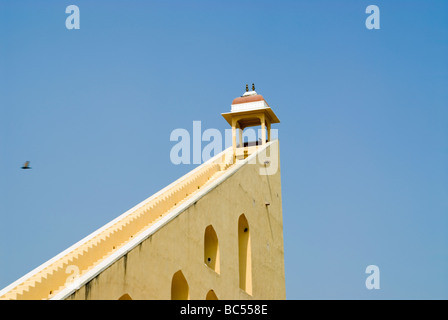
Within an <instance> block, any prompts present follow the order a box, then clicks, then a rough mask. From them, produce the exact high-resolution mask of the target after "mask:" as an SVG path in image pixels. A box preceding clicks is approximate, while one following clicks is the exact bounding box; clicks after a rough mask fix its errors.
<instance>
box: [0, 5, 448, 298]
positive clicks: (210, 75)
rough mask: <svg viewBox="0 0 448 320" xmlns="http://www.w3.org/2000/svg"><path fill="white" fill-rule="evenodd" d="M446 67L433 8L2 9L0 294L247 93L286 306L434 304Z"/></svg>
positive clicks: (446, 146) (446, 197)
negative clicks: (271, 179)
mask: <svg viewBox="0 0 448 320" xmlns="http://www.w3.org/2000/svg"><path fill="white" fill-rule="evenodd" d="M71 4H76V5H77V6H78V7H79V9H80V18H81V19H80V26H81V27H80V29H79V30H67V29H66V27H65V19H66V17H67V16H68V14H66V13H65V8H66V7H67V6H68V5H71ZM371 4H375V5H377V6H378V7H379V9H380V29H379V30H368V29H367V28H366V27H365V20H366V18H367V17H368V14H366V13H365V9H366V7H367V6H368V5H371ZM447 57H448V2H447V1H442V0H439V1H438V0H433V1H423V0H422V1H400V0H396V1H384V0H374V1H362V0H356V1H355V0H351V1H349V0H346V1H342V0H341V1H334V0H332V1H298V0H295V1H225V2H224V1H190V0H188V1H72V2H70V1H55V0H54V1H5V0H0V75H1V77H0V287H1V288H3V287H5V286H6V285H8V284H9V283H11V282H13V281H14V280H16V279H17V278H19V277H21V276H22V275H24V274H25V273H27V272H28V271H30V270H32V269H34V268H35V267H37V266H38V265H40V264H41V263H43V262H45V261H46V260H48V259H50V258H52V257H53V256H55V255H56V254H58V253H59V252H61V251H62V250H64V249H66V248H67V247H69V246H70V245H72V244H74V243H75V242H77V241H78V240H80V239H81V238H83V237H84V236H86V235H88V234H89V233H91V232H93V231H94V230H96V229H97V228H99V227H101V226H102V225H104V224H105V223H107V222H109V221H110V220H112V219H113V218H115V217H116V216H118V215H120V214H121V213H123V212H124V211H126V210H127V209H129V208H131V207H132V206H134V205H135V204H137V203H139V202H140V201H142V200H144V199H145V198H147V197H148V196H150V195H151V194H153V193H155V192H157V191H158V190H160V189H161V188H163V187H164V186H166V185H167V184H169V183H170V182H172V181H174V180H175V179H177V178H178V177H180V176H182V175H183V174H185V173H186V172H188V171H190V170H191V169H192V168H194V167H195V165H178V166H176V165H173V164H172V163H171V161H170V157H169V156H170V150H171V148H172V147H173V145H174V144H175V143H174V142H171V141H170V133H171V132H172V131H173V130H174V129H176V128H185V129H187V130H189V131H190V132H191V131H192V125H193V121H195V120H198V121H201V122H202V128H203V130H205V129H207V128H216V129H219V130H221V131H222V132H224V130H225V129H226V128H227V127H228V125H227V123H226V121H225V120H224V119H223V118H222V117H221V115H220V113H222V112H228V111H229V110H230V104H231V101H232V99H234V98H235V97H237V96H239V95H241V94H242V93H243V91H244V87H245V84H246V83H249V84H251V83H255V85H256V90H257V92H258V93H260V94H262V95H263V96H264V97H265V98H266V99H267V101H268V102H269V104H270V105H271V107H272V108H273V109H274V110H275V112H276V114H277V115H278V117H279V118H280V120H281V123H280V124H279V125H276V126H275V128H276V129H278V136H279V139H280V145H281V148H280V151H281V172H282V196H283V219H284V243H285V269H286V290H287V298H288V299H447V298H448V271H447V270H448V232H447V230H448V90H447V88H448V59H447ZM154 119H160V120H157V121H154ZM26 160H29V161H31V166H32V167H33V169H32V170H28V171H26V170H21V169H20V166H21V165H22V164H23V163H24V162H25V161H26ZM371 264H373V265H377V266H378V267H379V269H380V272H381V273H380V279H381V288H380V289H379V290H367V289H366V287H365V279H366V277H367V274H365V269H366V267H367V266H368V265H371Z"/></svg>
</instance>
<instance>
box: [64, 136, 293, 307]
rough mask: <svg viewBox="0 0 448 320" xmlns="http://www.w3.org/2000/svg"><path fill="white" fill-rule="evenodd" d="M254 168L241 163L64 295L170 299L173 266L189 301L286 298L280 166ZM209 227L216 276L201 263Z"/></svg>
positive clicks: (258, 164)
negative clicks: (242, 252) (242, 230)
mask: <svg viewBox="0 0 448 320" xmlns="http://www.w3.org/2000/svg"><path fill="white" fill-rule="evenodd" d="M272 145H275V146H278V141H274V142H273V144H272ZM268 148H269V147H268ZM272 150H275V151H276V152H277V151H278V150H279V148H272ZM271 156H272V155H271ZM277 157H279V154H278V153H277ZM278 163H280V162H279V158H278ZM260 170H263V164H260V163H256V164H250V163H247V164H245V165H243V166H242V167H241V168H240V169H239V170H237V171H236V172H235V173H234V174H233V175H231V176H230V177H228V178H227V179H226V180H225V181H223V182H222V183H220V184H218V185H217V186H216V187H215V188H214V189H212V190H211V191H210V192H208V193H207V194H205V195H204V196H202V197H201V198H199V199H198V200H197V201H196V202H195V203H194V204H193V205H191V206H190V207H188V208H187V209H185V210H184V211H183V212H182V213H180V214H179V215H178V216H177V217H176V218H174V219H173V220H171V221H170V222H168V223H167V224H166V225H164V226H163V227H162V228H160V229H159V230H157V231H156V232H155V233H154V234H152V235H151V236H149V237H148V238H147V239H145V240H144V241H142V242H141V243H140V244H139V245H137V246H136V247H134V248H133V249H132V250H130V251H129V252H127V253H126V254H125V255H124V256H122V257H121V258H119V259H118V260H116V261H115V262H114V263H112V264H111V265H110V266H109V267H108V268H106V269H105V270H103V271H102V272H101V273H99V274H98V275H97V276H96V277H94V278H93V279H92V280H90V281H89V282H88V283H86V284H85V285H83V286H81V287H80V288H79V289H78V290H77V291H75V292H74V293H73V294H72V295H70V296H69V297H68V298H67V299H76V300H82V299H113V300H116V299H120V298H121V299H171V298H172V297H171V290H172V280H173V275H174V274H176V273H177V272H178V271H181V274H182V275H183V276H184V277H185V280H186V281H187V283H188V298H189V299H199V300H202V299H205V298H206V296H207V295H208V296H209V297H214V296H215V295H216V297H217V298H218V299H285V298H286V293H285V273H284V252H283V223H282V201H281V180H280V166H278V170H277V172H276V173H275V174H272V175H260ZM242 214H244V216H245V218H246V219H247V222H248V225H249V228H248V232H249V238H250V240H249V243H250V249H249V255H250V265H251V279H252V280H251V286H252V288H250V290H248V291H251V294H248V293H247V292H246V291H245V290H243V289H241V288H240V279H239V274H240V272H239V248H240V245H239V241H238V239H239V237H238V221H239V218H240V216H241V215H242ZM210 225H211V226H212V227H213V229H214V231H215V232H216V235H217V238H218V248H219V268H218V270H219V273H217V272H215V271H214V270H212V269H211V268H209V267H208V266H207V264H206V262H205V261H206V260H204V236H205V231H206V229H207V227H208V226H210ZM176 283H177V282H176ZM210 290H213V291H212V292H211V291H210ZM213 293H214V294H213Z"/></svg>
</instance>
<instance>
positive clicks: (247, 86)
mask: <svg viewBox="0 0 448 320" xmlns="http://www.w3.org/2000/svg"><path fill="white" fill-rule="evenodd" d="M246 92H249V85H248V84H246Z"/></svg>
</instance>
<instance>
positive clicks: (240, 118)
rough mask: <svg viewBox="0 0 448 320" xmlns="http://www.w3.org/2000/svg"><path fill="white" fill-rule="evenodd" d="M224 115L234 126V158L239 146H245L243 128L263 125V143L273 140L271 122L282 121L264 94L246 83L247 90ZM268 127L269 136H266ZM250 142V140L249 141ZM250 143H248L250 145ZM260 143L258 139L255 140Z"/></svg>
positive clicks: (255, 143)
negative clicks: (237, 136)
mask: <svg viewBox="0 0 448 320" xmlns="http://www.w3.org/2000/svg"><path fill="white" fill-rule="evenodd" d="M222 116H223V117H224V119H226V121H227V122H228V123H229V125H230V126H231V127H232V146H233V158H234V159H235V158H236V153H237V148H244V143H243V130H244V129H245V128H247V127H254V126H261V143H260V144H261V145H264V144H266V142H268V141H270V140H271V124H273V123H280V120H279V119H278V118H277V116H276V115H275V113H274V111H272V109H271V108H270V107H269V104H268V103H267V102H266V100H265V99H264V98H263V96H262V95H260V94H258V93H257V92H256V91H255V85H254V84H252V90H251V91H249V85H247V84H246V92H244V94H243V95H242V96H240V97H237V98H235V99H234V100H233V101H232V105H231V109H230V112H228V113H222ZM237 129H239V142H240V143H239V145H237V143H236V130H237ZM266 129H267V137H266ZM249 143H250V142H249ZM249 143H248V145H249ZM253 144H254V145H259V143H258V141H255V142H253Z"/></svg>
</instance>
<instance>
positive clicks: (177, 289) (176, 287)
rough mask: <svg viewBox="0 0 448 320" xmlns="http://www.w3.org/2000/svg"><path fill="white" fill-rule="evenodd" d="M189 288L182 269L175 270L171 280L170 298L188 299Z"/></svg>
mask: <svg viewBox="0 0 448 320" xmlns="http://www.w3.org/2000/svg"><path fill="white" fill-rule="evenodd" d="M189 298H190V289H189V287H188V282H187V279H185V276H184V274H183V273H182V271H180V270H179V271H177V272H176V273H175V274H174V275H173V279H172V280H171V300H188V299H189Z"/></svg>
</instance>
